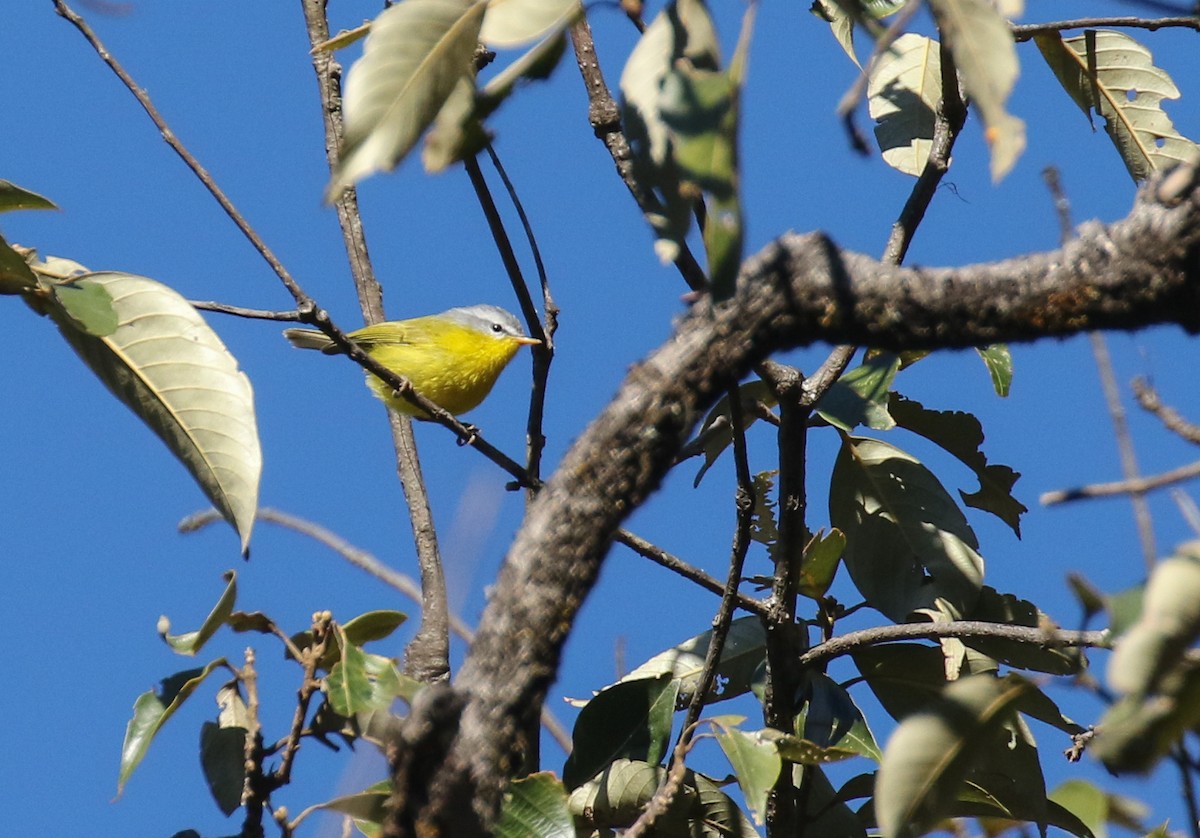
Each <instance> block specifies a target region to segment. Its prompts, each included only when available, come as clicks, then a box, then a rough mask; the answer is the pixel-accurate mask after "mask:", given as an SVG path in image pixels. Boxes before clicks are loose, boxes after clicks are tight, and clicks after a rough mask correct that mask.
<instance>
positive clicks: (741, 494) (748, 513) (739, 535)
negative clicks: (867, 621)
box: [676, 386, 754, 759]
mask: <svg viewBox="0 0 1200 838" xmlns="http://www.w3.org/2000/svg"><path fill="white" fill-rule="evenodd" d="M729 417H730V420H731V421H732V422H733V428H734V431H733V462H734V471H735V472H736V473H737V494H736V506H737V516H736V523H735V525H734V533H733V547H732V548H731V550H730V556H729V574H728V576H727V578H726V581H725V590H724V592H723V593H722V595H721V604H720V606H719V607H718V608H717V615H716V617H714V618H713V627H712V634H711V635H710V637H709V642H708V651H707V652H706V653H705V655H704V666H703V667H702V668H701V670H700V678H699V679H698V680H697V682H696V692H695V694H694V695H693V696H692V701H691V703H690V704H689V705H688V710H687V715H686V716H685V717H684V722H683V733H681V734H680V740H679V741H680V744H682V743H684V742H686V741H688V740H690V738H691V736H692V731H693V728H694V726H695V724H696V722H697V721H698V720H699V719H700V712H701V711H702V710H703V709H704V704H705V702H706V701H707V700H708V697H709V693H710V692H711V691H712V688H713V683H714V682H715V681H716V677H717V665H718V663H720V660H721V652H722V651H723V650H724V648H725V638H726V637H727V636H728V635H729V626H730V624H731V623H732V622H733V611H734V605H735V603H736V602H737V594H738V587H739V586H740V585H741V582H742V568H743V566H744V565H745V562H746V553H747V551H748V550H749V549H750V525H751V523H752V521H753V518H754V480H753V478H752V477H751V476H750V458H749V455H748V453H747V451H746V434H745V432H744V431H743V430H741V428H742V427H743V424H742V422H743V419H742V403H741V400H740V399H739V398H738V394H737V387H736V386H735V387H732V388H730V392H729ZM676 751H677V752H678V751H679V749H678V748H676ZM684 753H686V752H684ZM680 758H681V759H682V754H681V755H680Z"/></svg>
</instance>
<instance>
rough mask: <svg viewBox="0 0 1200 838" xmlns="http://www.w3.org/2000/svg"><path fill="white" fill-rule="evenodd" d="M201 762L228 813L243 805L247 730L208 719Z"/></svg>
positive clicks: (202, 733) (203, 728)
mask: <svg viewBox="0 0 1200 838" xmlns="http://www.w3.org/2000/svg"><path fill="white" fill-rule="evenodd" d="M200 766H201V768H203V769H204V780H205V782H207V783H208V790H209V792H211V793H212V796H213V800H215V801H216V803H217V808H219V809H220V810H221V812H222V813H223V814H224V815H225V816H226V817H229V816H230V815H232V814H233V813H234V812H235V811H237V810H238V808H240V807H241V805H242V789H243V787H244V785H245V780H246V730H245V729H244V728H240V727H222V726H221V725H219V724H216V723H215V722H205V723H204V724H203V725H201V727H200Z"/></svg>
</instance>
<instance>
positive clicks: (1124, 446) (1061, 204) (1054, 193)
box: [1042, 166, 1155, 571]
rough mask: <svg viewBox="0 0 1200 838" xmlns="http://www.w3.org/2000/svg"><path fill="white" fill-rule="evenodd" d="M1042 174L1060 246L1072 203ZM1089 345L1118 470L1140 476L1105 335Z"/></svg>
mask: <svg viewBox="0 0 1200 838" xmlns="http://www.w3.org/2000/svg"><path fill="white" fill-rule="evenodd" d="M1042 177H1043V178H1044V179H1045V181H1046V186H1047V188H1048V189H1049V190H1050V195H1051V197H1052V198H1053V200H1054V208H1055V210H1056V212H1057V214H1058V226H1059V230H1060V234H1061V240H1062V241H1061V243H1062V245H1063V247H1066V246H1067V243H1068V242H1069V241H1070V240H1071V239H1072V238H1073V236H1074V233H1073V228H1072V226H1071V204H1070V202H1069V201H1068V200H1067V193H1066V190H1064V189H1063V186H1062V181H1061V180H1060V178H1059V175H1058V170H1057V169H1056V168H1054V167H1053V166H1048V167H1046V168H1045V169H1043V170H1042ZM1088 339H1089V341H1090V342H1091V345H1092V356H1093V357H1094V358H1095V360H1096V370H1097V371H1098V372H1099V374H1100V388H1101V390H1102V391H1103V393H1104V401H1105V404H1106V405H1107V406H1108V415H1109V418H1110V420H1111V421H1112V426H1113V435H1114V436H1115V437H1116V439H1117V451H1118V453H1119V456H1120V460H1121V473H1122V475H1123V476H1124V478H1125V480H1126V482H1129V481H1136V480H1140V479H1141V475H1140V474H1139V473H1138V464H1137V455H1136V454H1135V453H1134V450H1133V437H1132V436H1131V435H1130V433H1129V424H1128V423H1127V422H1126V421H1125V408H1124V406H1123V405H1122V404H1121V391H1120V389H1119V388H1118V387H1117V377H1116V374H1115V373H1114V372H1113V364H1112V356H1110V355H1109V352H1108V344H1107V343H1106V342H1105V340H1104V335H1102V334H1100V333H1099V332H1092V333H1090V334H1089V335H1088ZM1128 494H1129V500H1130V502H1131V503H1132V504H1133V517H1134V521H1135V523H1136V525H1137V531H1138V538H1139V539H1140V541H1141V543H1142V559H1143V561H1144V562H1145V564H1146V569H1147V571H1148V570H1150V569H1151V568H1152V567H1153V566H1154V557H1155V548H1154V525H1153V523H1152V522H1151V520H1150V506H1149V504H1148V503H1146V498H1145V496H1144V495H1143V493H1142V492H1141V491H1139V490H1136V489H1135V490H1133V491H1130V492H1129V493H1128Z"/></svg>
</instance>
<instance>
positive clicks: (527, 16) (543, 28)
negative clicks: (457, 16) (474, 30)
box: [479, 0, 583, 49]
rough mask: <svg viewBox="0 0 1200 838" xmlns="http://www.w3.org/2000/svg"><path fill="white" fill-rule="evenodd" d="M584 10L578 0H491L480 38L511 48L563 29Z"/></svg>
mask: <svg viewBox="0 0 1200 838" xmlns="http://www.w3.org/2000/svg"><path fill="white" fill-rule="evenodd" d="M582 13H583V7H582V6H581V5H580V3H579V0H490V1H489V2H488V4H487V13H486V14H485V15H484V16H483V26H482V27H481V28H480V30H479V40H481V41H483V43H485V44H487V45H488V46H489V47H495V48H496V49H509V48H512V47H518V46H521V45H522V44H526V43H529V42H530V41H536V40H538V39H540V38H545V37H547V36H549V35H552V34H556V33H559V32H562V31H563V30H564V29H566V28H567V27H568V26H570V25H571V23H573V22H574V21H575V19H576V18H577V17H579V15H581V14H582Z"/></svg>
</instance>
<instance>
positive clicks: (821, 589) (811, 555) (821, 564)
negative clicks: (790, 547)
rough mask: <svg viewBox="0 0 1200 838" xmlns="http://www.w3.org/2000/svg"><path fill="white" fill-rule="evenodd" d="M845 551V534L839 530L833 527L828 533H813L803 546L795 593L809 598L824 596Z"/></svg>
mask: <svg viewBox="0 0 1200 838" xmlns="http://www.w3.org/2000/svg"><path fill="white" fill-rule="evenodd" d="M845 551H846V535H845V533H843V532H842V531H841V530H839V529H837V528H834V529H832V530H830V531H829V534H828V535H826V534H825V533H824V531H820V532H817V533H814V534H813V537H812V538H811V539H810V540H809V542H808V544H807V545H805V547H804V557H803V559H802V560H801V561H800V582H799V584H798V585H797V586H796V593H798V594H800V595H801V596H806V597H809V598H810V599H820V598H821V597H823V596H825V594H826V593H827V592H828V591H829V586H830V585H832V584H833V577H834V576H835V575H836V574H837V569H838V565H839V564H840V563H841V561H842V554H843V553H844V552H845Z"/></svg>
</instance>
